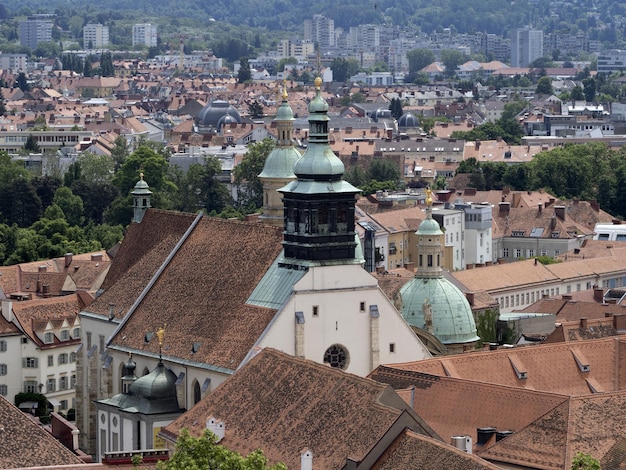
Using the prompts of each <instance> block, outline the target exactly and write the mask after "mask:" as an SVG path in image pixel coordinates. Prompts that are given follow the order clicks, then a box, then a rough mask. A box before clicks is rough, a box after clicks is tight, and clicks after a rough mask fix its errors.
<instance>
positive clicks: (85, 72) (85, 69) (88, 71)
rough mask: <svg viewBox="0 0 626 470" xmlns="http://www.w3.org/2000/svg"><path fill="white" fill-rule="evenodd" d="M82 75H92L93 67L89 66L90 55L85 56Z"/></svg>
mask: <svg viewBox="0 0 626 470" xmlns="http://www.w3.org/2000/svg"><path fill="white" fill-rule="evenodd" d="M83 76H85V77H93V67H92V66H91V57H89V56H85V60H84V62H83Z"/></svg>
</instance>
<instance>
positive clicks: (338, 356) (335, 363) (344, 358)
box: [324, 344, 350, 370]
mask: <svg viewBox="0 0 626 470" xmlns="http://www.w3.org/2000/svg"><path fill="white" fill-rule="evenodd" d="M324 363H325V364H328V365H330V366H331V367H336V368H337V369H342V370H346V369H347V367H348V364H349V363H350V355H349V354H348V350H347V349H346V348H345V347H344V346H342V345H340V344H333V345H332V346H331V347H329V348H328V349H327V350H326V352H325V353H324Z"/></svg>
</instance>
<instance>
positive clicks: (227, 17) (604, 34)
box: [0, 0, 626, 48]
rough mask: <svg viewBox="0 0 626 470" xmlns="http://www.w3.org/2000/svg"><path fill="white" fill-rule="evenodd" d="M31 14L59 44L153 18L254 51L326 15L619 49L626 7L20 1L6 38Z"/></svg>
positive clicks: (168, 27) (603, 3) (490, 1)
mask: <svg viewBox="0 0 626 470" xmlns="http://www.w3.org/2000/svg"><path fill="white" fill-rule="evenodd" d="M33 13H54V14H55V15H56V18H55V22H56V24H57V25H58V30H57V37H56V38H55V39H58V38H60V36H61V33H62V32H70V33H71V34H72V35H73V36H74V37H79V36H80V31H81V28H82V26H84V25H85V24H87V23H88V22H95V23H102V24H107V25H108V26H109V28H110V34H111V38H112V41H113V43H114V44H116V43H118V41H120V40H121V38H125V37H129V35H128V34H126V32H127V30H128V28H129V27H130V25H132V23H133V22H145V21H152V22H154V23H156V24H159V27H160V28H161V31H160V33H163V34H165V36H167V35H168V34H185V33H186V32H188V31H189V30H190V29H193V30H194V33H193V34H192V35H191V38H190V39H192V40H193V41H194V42H196V43H198V44H200V43H205V44H207V45H209V46H211V47H214V45H215V44H216V43H219V42H220V41H222V40H224V39H228V38H229V37H231V36H232V37H233V38H238V39H240V40H241V41H242V43H245V44H248V45H250V46H251V47H253V48H254V47H257V46H261V44H259V43H260V42H261V41H264V40H265V39H264V36H266V35H267V34H268V33H269V32H273V31H289V32H301V31H302V29H303V21H304V20H305V19H308V18H311V17H312V16H313V15H314V14H322V15H325V16H327V17H329V18H332V19H333V20H334V21H335V27H341V28H344V29H347V28H349V27H350V26H357V25H359V24H387V25H394V26H399V27H402V28H409V29H411V30H414V31H415V32H416V33H420V32H421V33H426V34H431V33H434V32H437V31H441V30H442V29H443V28H451V30H452V31H453V32H457V33H474V32H486V33H493V34H497V35H501V36H507V35H508V33H509V31H510V30H511V29H513V28H517V27H522V26H525V25H529V24H532V25H533V27H535V28H539V29H542V30H544V32H546V33H549V32H556V31H562V32H565V31H566V32H569V33H570V34H576V33H588V34H589V38H590V39H594V40H599V41H602V42H604V43H605V44H607V45H610V46H611V47H618V48H619V47H622V46H623V45H624V27H623V22H624V21H623V20H624V18H625V17H626V4H624V3H623V2H618V1H611V0H597V1H595V2H591V1H589V0H574V1H572V2H534V1H528V0H519V1H515V2H499V1H496V0H481V1H477V2H456V1H453V0H440V1H438V2H430V1H426V0H412V1H408V2H400V1H399V0H364V1H358V2H356V1H352V2H347V3H345V2H341V3H336V2H331V1H330V0H321V1H319V2H305V1H303V0H293V1H291V2H286V1H284V0H212V1H211V2H209V1H208V0H195V1H174V0H163V1H159V2H152V1H148V0H136V1H135V2H132V4H129V3H128V2H123V1H121V0H104V1H102V2H99V3H97V4H96V3H94V2H91V1H89V0H75V1H73V2H72V3H67V2H65V1H61V0H37V1H35V0H23V1H21V2H19V3H16V4H4V5H0V19H2V20H3V24H2V27H1V28H0V35H1V36H4V37H5V38H6V40H7V41H8V42H10V41H12V40H14V39H15V38H16V37H17V30H16V28H15V24H14V23H12V22H11V21H10V20H11V19H13V18H16V17H25V16H28V15H30V14H33ZM7 20H9V21H7ZM227 25H234V26H236V27H237V28H238V32H239V33H242V34H240V35H236V34H232V33H233V32H232V31H230V30H229V28H228V26H227ZM242 28H243V29H242ZM125 41H126V40H125ZM120 45H121V44H120Z"/></svg>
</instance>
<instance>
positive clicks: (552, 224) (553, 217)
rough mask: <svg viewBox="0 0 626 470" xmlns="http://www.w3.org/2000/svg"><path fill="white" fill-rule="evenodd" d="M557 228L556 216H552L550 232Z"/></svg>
mask: <svg viewBox="0 0 626 470" xmlns="http://www.w3.org/2000/svg"><path fill="white" fill-rule="evenodd" d="M555 228H556V216H554V215H553V216H552V217H551V218H550V230H554V229H555Z"/></svg>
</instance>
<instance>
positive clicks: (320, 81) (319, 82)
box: [315, 76, 322, 90]
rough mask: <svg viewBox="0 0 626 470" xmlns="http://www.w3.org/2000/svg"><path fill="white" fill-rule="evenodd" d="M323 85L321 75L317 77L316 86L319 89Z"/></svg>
mask: <svg viewBox="0 0 626 470" xmlns="http://www.w3.org/2000/svg"><path fill="white" fill-rule="evenodd" d="M321 86H322V77H319V76H318V77H315V88H317V89H318V90H319V89H320V87H321Z"/></svg>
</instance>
